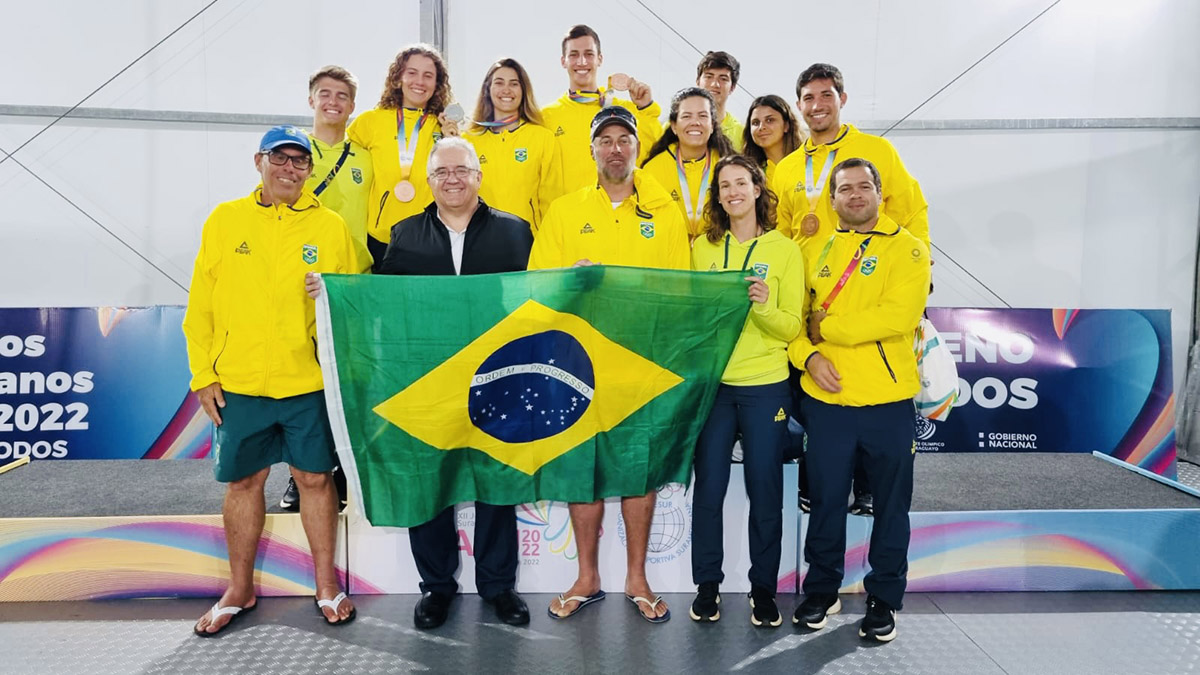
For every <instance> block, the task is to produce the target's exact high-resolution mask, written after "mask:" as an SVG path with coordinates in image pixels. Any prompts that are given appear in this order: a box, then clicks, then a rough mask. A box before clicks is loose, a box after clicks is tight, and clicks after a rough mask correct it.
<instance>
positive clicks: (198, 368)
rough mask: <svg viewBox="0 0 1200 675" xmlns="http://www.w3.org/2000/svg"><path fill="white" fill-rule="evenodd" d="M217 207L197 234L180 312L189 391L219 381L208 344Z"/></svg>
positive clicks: (212, 327) (216, 261) (217, 259)
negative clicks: (197, 248) (196, 247)
mask: <svg viewBox="0 0 1200 675" xmlns="http://www.w3.org/2000/svg"><path fill="white" fill-rule="evenodd" d="M220 209H221V207H217V210H214V211H213V212H212V214H211V215H210V216H209V217H208V220H207V221H205V223H204V229H203V231H202V232H201V234H200V251H199V252H198V253H197V254H196V262H195V265H194V266H193V267H192V283H191V286H189V287H188V302H187V310H186V311H185V312H184V314H183V335H184V338H185V341H186V343H187V356H188V370H190V371H191V373H192V381H191V385H190V386H191V388H192V391H198V390H200V389H203V388H204V387H207V386H208V385H210V384H212V383H214V382H219V381H220V378H219V377H217V372H216V371H215V370H213V363H212V359H211V358H210V357H211V355H212V347H213V339H214V335H213V332H214V330H215V323H214V321H213V297H212V296H213V291H214V290H215V289H216V285H217V276H216V270H217V267H218V266H219V264H220V259H221V254H220V247H219V246H217V245H216V241H215V240H216V239H217V234H216V232H215V230H216V229H217V225H216V224H215V223H216V221H217V220H218V216H219V212H220Z"/></svg>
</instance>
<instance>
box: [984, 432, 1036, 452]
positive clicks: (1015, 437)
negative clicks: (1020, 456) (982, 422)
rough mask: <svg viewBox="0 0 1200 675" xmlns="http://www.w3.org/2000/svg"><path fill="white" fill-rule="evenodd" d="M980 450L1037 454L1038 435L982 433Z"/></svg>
mask: <svg viewBox="0 0 1200 675" xmlns="http://www.w3.org/2000/svg"><path fill="white" fill-rule="evenodd" d="M979 448H980V449H981V450H993V451H995V452H1009V451H1012V450H1028V451H1032V452H1036V451H1037V449H1038V444H1037V434H1021V433H1003V432H994V431H993V432H983V431H981V432H979Z"/></svg>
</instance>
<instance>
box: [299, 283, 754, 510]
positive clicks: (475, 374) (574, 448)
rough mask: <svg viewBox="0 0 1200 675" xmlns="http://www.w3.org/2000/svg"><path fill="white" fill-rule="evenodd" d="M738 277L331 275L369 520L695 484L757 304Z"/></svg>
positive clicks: (328, 335)
mask: <svg viewBox="0 0 1200 675" xmlns="http://www.w3.org/2000/svg"><path fill="white" fill-rule="evenodd" d="M743 277H744V274H743V273H741V272H729V273H711V272H704V273H695V272H683V271H673V270H651V269H640V268H633V267H616V266H607V265H597V266H593V267H582V268H573V269H562V270H543V271H536V272H515V273H511V274H488V275H478V276H459V277H449V276H371V275H325V277H324V282H325V292H324V293H322V294H321V297H320V299H319V300H318V307H317V316H318V331H319V336H320V339H319V346H320V357H321V364H322V370H323V372H324V376H325V394H326V400H327V401H328V403H329V411H330V420H331V423H332V425H333V429H334V435H335V437H336V439H337V447H338V453H339V456H340V457H341V460H342V466H343V467H344V468H345V470H346V472H347V476H348V478H349V479H350V484H351V485H352V486H355V487H356V488H357V489H356V491H355V495H356V497H357V498H358V501H359V503H360V504H361V505H362V507H363V510H364V512H365V515H366V517H367V519H368V520H369V521H370V522H371V523H372V524H373V525H377V526H379V525H386V526H399V527H410V526H413V525H417V524H420V523H424V522H426V521H428V520H429V519H431V518H432V517H433V516H435V515H436V514H437V513H438V512H440V511H441V510H442V509H444V508H446V507H447V506H450V505H452V504H455V503H458V502H463V501H472V500H480V501H484V502H487V503H490V504H523V503H530V502H535V501H538V500H543V499H549V500H557V501H567V502H590V501H593V500H595V499H599V498H603V497H615V496H634V495H642V494H646V493H647V492H649V491H650V490H652V489H655V488H658V487H661V486H662V485H665V484H667V483H686V482H687V481H688V479H689V474H690V471H691V466H692V451H693V446H694V445H695V442H696V436H697V435H698V434H699V432H700V428H701V427H702V426H703V425H704V421H705V418H706V417H707V416H708V411H709V408H710V407H711V405H712V401H713V397H714V395H715V394H716V388H717V385H718V384H719V382H720V379H721V374H722V372H724V370H725V364H726V362H727V361H728V360H729V355H730V353H731V352H732V351H733V346H734V343H736V342H737V339H738V336H739V335H740V334H741V330H742V325H743V324H744V323H745V320H746V313H747V311H748V310H749V300H748V299H747V297H746V282H745V281H744V280H743ZM355 478H357V480H355Z"/></svg>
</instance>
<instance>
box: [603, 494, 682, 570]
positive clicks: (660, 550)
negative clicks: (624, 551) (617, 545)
mask: <svg viewBox="0 0 1200 675" xmlns="http://www.w3.org/2000/svg"><path fill="white" fill-rule="evenodd" d="M685 493H686V486H684V485H679V484H672V485H666V486H663V487H661V488H659V490H658V497H657V499H656V500H655V502H654V518H653V520H651V521H650V541H649V542H648V544H647V546H646V562H647V563H648V564H650V565H661V564H663V563H669V562H671V561H673V560H677V559H679V558H680V557H682V556H683V555H684V554H685V553H687V552H688V549H689V548H691V546H692V503H691V500H690V499H688V498H687V494H685ZM617 536H619V537H620V538H621V545H622V546H626V545H627V544H626V543H625V539H626V537H625V518H623V517H619V518H618V519H617Z"/></svg>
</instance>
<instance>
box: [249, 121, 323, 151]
mask: <svg viewBox="0 0 1200 675" xmlns="http://www.w3.org/2000/svg"><path fill="white" fill-rule="evenodd" d="M281 145H294V146H296V147H298V148H300V149H301V150H303V151H305V152H307V153H308V154H310V155H311V154H312V146H311V145H309V143H308V134H306V133H304V130H303V129H301V128H300V127H295V126H292V125H290V124H280V125H279V126H275V127H271V128H270V129H268V130H267V133H266V134H265V135H264V136H263V137H262V142H261V143H259V144H258V151H259V152H270V151H272V150H274V149H275V148H278V147H279V146H281Z"/></svg>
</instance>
